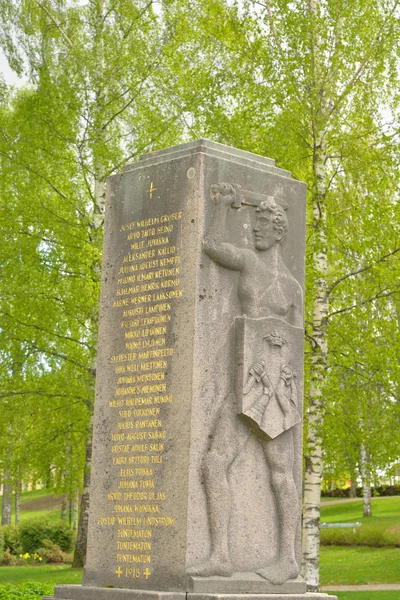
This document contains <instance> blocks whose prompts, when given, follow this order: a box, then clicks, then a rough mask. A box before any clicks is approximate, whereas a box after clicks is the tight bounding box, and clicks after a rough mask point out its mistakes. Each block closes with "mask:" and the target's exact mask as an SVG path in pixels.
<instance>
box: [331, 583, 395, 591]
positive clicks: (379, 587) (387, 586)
mask: <svg viewBox="0 0 400 600" xmlns="http://www.w3.org/2000/svg"><path fill="white" fill-rule="evenodd" d="M388 590H400V583H370V584H368V585H323V586H321V591H323V592H384V591H388Z"/></svg>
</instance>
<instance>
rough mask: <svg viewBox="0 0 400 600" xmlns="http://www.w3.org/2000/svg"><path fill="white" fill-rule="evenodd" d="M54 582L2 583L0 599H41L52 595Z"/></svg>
mask: <svg viewBox="0 0 400 600" xmlns="http://www.w3.org/2000/svg"><path fill="white" fill-rule="evenodd" d="M53 590H54V584H52V583H37V582H33V581H28V582H27V583H23V584H22V585H1V586H0V600H41V599H42V597H43V596H52V595H53Z"/></svg>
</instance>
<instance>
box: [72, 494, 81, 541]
mask: <svg viewBox="0 0 400 600" xmlns="http://www.w3.org/2000/svg"><path fill="white" fill-rule="evenodd" d="M78 518H79V490H76V492H75V498H74V520H73V525H72V529H73V530H74V531H76V530H77V529H78Z"/></svg>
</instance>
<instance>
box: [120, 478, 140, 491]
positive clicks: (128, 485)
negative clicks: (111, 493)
mask: <svg viewBox="0 0 400 600" xmlns="http://www.w3.org/2000/svg"><path fill="white" fill-rule="evenodd" d="M138 485H139V483H138V482H137V481H136V480H134V481H129V480H128V481H125V480H124V479H122V480H121V481H120V482H119V484H118V487H119V489H120V490H129V489H132V490H135V489H137V488H138Z"/></svg>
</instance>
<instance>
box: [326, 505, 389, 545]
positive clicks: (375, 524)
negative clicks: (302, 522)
mask: <svg viewBox="0 0 400 600" xmlns="http://www.w3.org/2000/svg"><path fill="white" fill-rule="evenodd" d="M371 502H372V514H373V516H372V517H368V518H364V517H363V516H362V515H363V508H362V501H358V502H348V503H341V504H334V505H331V506H324V505H322V506H321V522H322V523H324V522H326V523H351V522H360V523H361V527H357V528H355V529H354V530H353V529H339V528H338V529H336V528H335V529H321V544H322V545H325V546H328V545H334V546H373V547H376V548H380V547H384V546H387V547H389V546H393V547H399V546H400V496H396V497H385V498H382V497H381V498H375V499H372V501H371Z"/></svg>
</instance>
